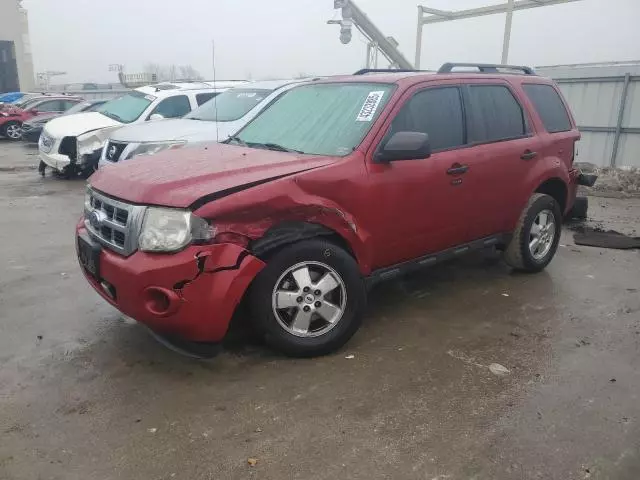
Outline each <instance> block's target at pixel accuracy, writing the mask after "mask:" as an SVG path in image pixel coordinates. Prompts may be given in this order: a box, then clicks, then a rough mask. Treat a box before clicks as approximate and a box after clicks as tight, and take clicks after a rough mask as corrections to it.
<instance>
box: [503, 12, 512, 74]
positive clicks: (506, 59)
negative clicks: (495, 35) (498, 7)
mask: <svg viewBox="0 0 640 480" xmlns="http://www.w3.org/2000/svg"><path fill="white" fill-rule="evenodd" d="M512 23H513V0H509V3H508V4H507V19H506V21H505V24H504V39H503V41H502V64H503V65H506V64H507V63H509V43H510V41H511V24H512Z"/></svg>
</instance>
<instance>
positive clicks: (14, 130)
mask: <svg viewBox="0 0 640 480" xmlns="http://www.w3.org/2000/svg"><path fill="white" fill-rule="evenodd" d="M81 101H82V98H80V97H71V96H68V95H61V96H55V95H41V96H39V97H37V98H34V99H32V100H29V101H27V102H25V103H23V104H21V105H22V108H20V107H15V106H14V107H11V108H5V109H3V110H2V111H0V135H2V136H4V137H7V138H8V139H9V140H20V139H21V138H22V124H23V123H24V122H26V121H27V120H29V119H31V118H33V117H36V116H38V115H40V114H42V113H58V114H60V113H63V112H65V111H66V110H69V109H70V108H71V107H73V106H74V105H76V104H77V103H80V102H81Z"/></svg>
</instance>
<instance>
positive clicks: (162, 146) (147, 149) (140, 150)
mask: <svg viewBox="0 0 640 480" xmlns="http://www.w3.org/2000/svg"><path fill="white" fill-rule="evenodd" d="M186 143H187V142H185V141H175V142H160V143H141V144H140V145H138V146H137V147H136V148H134V149H133V150H131V151H130V152H129V154H128V155H127V158H126V159H125V160H128V159H130V158H133V157H135V156H136V155H155V154H156V153H158V152H161V151H163V150H169V149H171V150H173V149H175V148H180V147H184V146H185V145H186Z"/></svg>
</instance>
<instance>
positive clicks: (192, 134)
mask: <svg viewBox="0 0 640 480" xmlns="http://www.w3.org/2000/svg"><path fill="white" fill-rule="evenodd" d="M306 81H308V80H303V79H300V80H272V81H264V82H253V83H248V84H246V85H242V86H241V87H238V88H234V89H232V90H227V91H226V92H224V93H221V94H220V95H218V96H216V97H215V98H214V99H211V100H209V101H208V102H206V103H205V104H203V105H201V106H200V107H198V108H196V109H195V110H193V111H192V112H191V113H188V114H187V115H185V116H184V117H183V118H176V119H173V120H166V121H164V122H151V123H143V124H137V125H130V126H125V127H122V128H119V129H118V130H115V131H114V132H113V133H112V134H111V135H110V137H109V140H108V141H107V142H106V143H105V146H104V149H103V150H102V156H101V159H100V166H104V165H109V164H113V163H116V162H118V161H124V160H129V159H131V158H133V157H135V156H139V155H154V154H156V153H158V152H161V151H163V150H166V149H168V148H171V149H175V148H180V147H183V146H185V145H193V144H196V143H202V142H217V141H222V140H226V139H227V138H228V137H229V136H230V135H232V134H233V133H235V132H237V131H238V130H240V128H242V127H243V126H244V125H246V124H247V123H248V122H249V121H251V120H252V119H253V118H254V117H255V116H256V115H258V114H259V113H260V112H261V111H262V110H264V109H265V108H267V107H268V106H269V105H271V103H273V101H274V100H275V99H277V98H278V97H279V96H280V95H282V94H283V93H284V92H286V91H288V90H289V89H291V88H293V87H295V86H296V85H300V84H301V83H303V82H306Z"/></svg>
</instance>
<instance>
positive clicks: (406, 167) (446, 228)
mask: <svg viewBox="0 0 640 480" xmlns="http://www.w3.org/2000/svg"><path fill="white" fill-rule="evenodd" d="M404 98H405V99H406V101H405V102H404V103H403V104H402V106H401V107H398V108H397V109H395V111H394V112H392V116H391V119H392V120H390V121H389V122H388V126H387V128H386V130H385V132H384V138H383V139H382V140H381V143H383V142H385V141H386V140H387V139H388V138H390V136H391V135H392V134H393V133H394V132H400V131H414V132H415V131H417V132H424V133H427V134H428V135H429V140H430V143H431V147H432V155H431V156H430V157H429V158H425V159H420V160H404V161H394V162H390V163H383V164H380V163H375V162H374V160H373V155H371V158H369V161H368V169H369V180H370V185H371V189H372V191H373V192H375V197H376V201H375V204H374V205H372V208H371V211H369V212H368V216H370V222H368V223H369V224H370V225H372V228H371V230H372V232H371V234H372V243H373V245H374V251H375V256H374V265H373V266H374V268H381V267H385V266H388V265H392V264H395V263H399V262H402V261H405V260H410V259H413V258H416V257H419V256H421V255H425V254H428V253H433V252H437V251H440V250H444V249H446V248H449V247H452V246H455V245H459V244H461V243H463V242H465V241H466V240H467V239H468V226H467V222H468V219H469V213H470V212H469V208H470V207H469V202H472V200H473V199H472V196H471V192H470V190H469V189H468V188H467V186H466V184H465V178H464V177H465V175H466V172H465V165H467V166H468V165H470V164H472V163H474V162H475V160H476V157H477V155H478V152H477V151H474V149H472V148H469V146H468V139H467V128H466V126H465V115H464V110H463V103H462V89H461V88H460V87H459V86H458V85H456V84H455V83H452V84H451V85H445V86H442V85H439V86H438V87H432V88H425V87H422V88H416V89H414V90H413V91H410V92H409V93H408V94H407V95H405V97H404Z"/></svg>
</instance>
